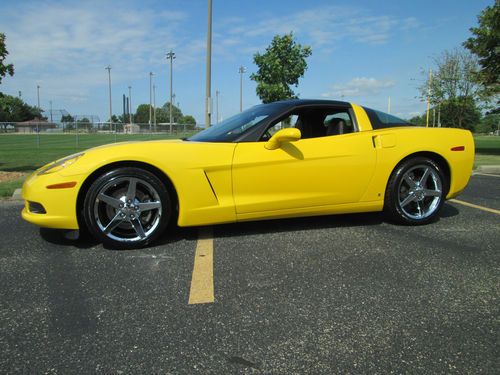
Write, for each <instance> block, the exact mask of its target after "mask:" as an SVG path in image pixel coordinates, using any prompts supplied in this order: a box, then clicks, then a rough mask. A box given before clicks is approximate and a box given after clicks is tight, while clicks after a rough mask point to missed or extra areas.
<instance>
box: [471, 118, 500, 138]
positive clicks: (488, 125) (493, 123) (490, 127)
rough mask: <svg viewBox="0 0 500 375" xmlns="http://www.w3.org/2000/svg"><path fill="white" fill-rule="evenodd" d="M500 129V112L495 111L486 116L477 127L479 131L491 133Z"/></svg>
mask: <svg viewBox="0 0 500 375" xmlns="http://www.w3.org/2000/svg"><path fill="white" fill-rule="evenodd" d="M499 129H500V114H498V113H494V114H489V115H486V116H484V117H483V118H482V119H481V122H480V123H479V125H478V126H477V127H476V132H477V133H486V134H490V133H493V132H495V131H498V130H499Z"/></svg>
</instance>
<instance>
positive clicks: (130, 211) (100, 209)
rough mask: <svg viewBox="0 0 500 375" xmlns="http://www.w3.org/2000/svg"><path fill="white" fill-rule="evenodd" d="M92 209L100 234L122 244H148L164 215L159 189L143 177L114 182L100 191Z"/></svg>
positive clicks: (115, 180) (121, 178)
mask: <svg viewBox="0 0 500 375" xmlns="http://www.w3.org/2000/svg"><path fill="white" fill-rule="evenodd" d="M92 206H93V207H92V214H93V220H94V223H95V224H96V226H97V228H98V229H99V231H100V232H101V233H102V234H104V235H105V236H106V237H108V238H109V239H111V240H113V241H116V242H120V243H135V242H141V241H145V240H147V239H148V238H149V237H150V236H151V235H152V233H154V232H155V230H156V229H157V228H158V226H159V225H160V223H161V219H162V215H163V214H164V212H163V207H162V201H161V199H160V195H159V192H158V191H157V189H155V188H154V187H153V185H152V184H151V183H149V182H148V181H146V180H145V179H142V178H139V177H130V176H119V177H115V178H112V179H111V180H110V181H109V182H107V183H105V184H103V185H102V187H100V188H99V190H98V191H97V194H96V195H95V198H94V200H93V204H92Z"/></svg>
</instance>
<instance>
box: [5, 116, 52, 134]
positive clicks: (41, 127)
mask: <svg viewBox="0 0 500 375" xmlns="http://www.w3.org/2000/svg"><path fill="white" fill-rule="evenodd" d="M14 127H15V132H16V133H36V132H37V131H38V132H44V131H47V130H48V129H55V128H57V125H56V124H54V123H53V122H48V121H47V120H44V119H41V120H40V119H38V118H34V119H33V120H29V121H23V122H17V123H15V124H14Z"/></svg>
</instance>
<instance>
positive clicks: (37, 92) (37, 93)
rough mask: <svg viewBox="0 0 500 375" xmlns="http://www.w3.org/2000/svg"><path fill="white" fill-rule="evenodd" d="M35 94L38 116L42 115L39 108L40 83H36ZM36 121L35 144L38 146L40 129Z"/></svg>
mask: <svg viewBox="0 0 500 375" xmlns="http://www.w3.org/2000/svg"><path fill="white" fill-rule="evenodd" d="M36 96H37V101H38V112H39V113H40V117H41V116H42V109H41V108H40V85H36ZM39 121H40V119H39V120H38V121H37V123H36V146H37V147H40V129H39V127H38V122H39Z"/></svg>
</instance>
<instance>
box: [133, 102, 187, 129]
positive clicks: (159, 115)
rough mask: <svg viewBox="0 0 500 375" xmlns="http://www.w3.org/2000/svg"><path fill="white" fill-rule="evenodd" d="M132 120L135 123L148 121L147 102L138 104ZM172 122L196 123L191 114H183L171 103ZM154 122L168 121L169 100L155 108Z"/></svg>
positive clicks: (152, 113)
mask: <svg viewBox="0 0 500 375" xmlns="http://www.w3.org/2000/svg"><path fill="white" fill-rule="evenodd" d="M151 117H152V121H153V119H154V112H153V111H152V112H151ZM134 120H135V122H136V123H137V124H148V123H149V104H140V105H139V106H138V107H137V110H136V112H135V115H134ZM172 122H173V123H177V124H193V125H195V124H196V120H195V119H194V117H193V116H190V115H187V116H184V115H183V113H182V111H181V109H180V108H179V107H177V106H175V105H172ZM156 123H157V124H162V123H163V124H168V123H170V102H166V103H165V104H164V105H162V106H161V107H159V108H156Z"/></svg>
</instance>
